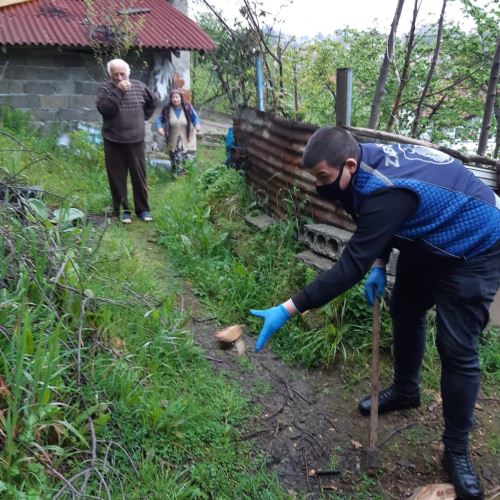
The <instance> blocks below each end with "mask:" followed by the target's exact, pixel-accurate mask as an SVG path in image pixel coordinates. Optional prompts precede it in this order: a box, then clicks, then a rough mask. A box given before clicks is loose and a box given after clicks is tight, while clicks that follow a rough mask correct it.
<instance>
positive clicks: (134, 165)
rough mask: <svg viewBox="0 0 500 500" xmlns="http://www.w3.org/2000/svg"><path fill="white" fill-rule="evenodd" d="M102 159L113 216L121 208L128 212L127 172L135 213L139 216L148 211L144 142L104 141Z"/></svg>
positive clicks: (118, 213) (117, 214)
mask: <svg viewBox="0 0 500 500" xmlns="http://www.w3.org/2000/svg"><path fill="white" fill-rule="evenodd" d="M104 157H105V161H106V171H107V173H108V182H109V189H110V191H111V197H112V199H113V211H114V214H115V215H116V216H119V215H120V208H121V207H123V210H129V205H128V196H127V176H128V172H130V179H131V181H132V191H133V193H134V208H135V213H136V214H137V215H139V214H140V213H141V212H144V211H146V210H147V211H149V205H148V188H147V184H146V156H145V149H144V141H142V142H134V143H130V144H127V143H119V142H111V141H107V140H106V139H105V140H104Z"/></svg>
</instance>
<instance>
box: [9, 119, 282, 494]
mask: <svg viewBox="0 0 500 500" xmlns="http://www.w3.org/2000/svg"><path fill="white" fill-rule="evenodd" d="M9 120H10V122H9V123H10V125H11V126H14V128H16V127H17V130H12V131H10V132H9V135H12V136H14V135H16V133H17V137H20V138H22V142H23V145H24V146H26V148H27V149H28V150H29V151H21V150H19V151H16V152H15V153H14V157H10V159H11V161H10V162H7V166H8V168H9V170H8V172H4V175H8V176H11V178H13V177H15V178H16V179H17V180H19V181H20V182H21V183H25V184H38V185H42V186H44V188H45V189H47V190H48V191H50V192H51V193H53V195H50V194H46V195H45V200H46V203H47V209H48V210H51V209H52V208H55V207H57V206H59V204H60V203H62V200H63V199H64V200H68V202H69V203H70V204H71V205H72V206H77V207H78V208H81V209H83V210H85V211H93V212H94V213H97V214H98V215H100V214H103V212H104V210H105V208H106V206H107V204H108V203H109V195H108V191H107V189H108V188H107V182H106V178H105V173H104V170H103V165H102V153H101V152H99V150H98V149H97V148H95V147H93V146H89V145H87V144H85V141H83V139H81V138H78V137H76V138H74V140H75V142H74V144H75V145H77V146H78V151H75V150H72V151H60V150H59V149H57V148H56V147H55V146H54V145H53V142H51V141H53V140H54V138H51V137H47V138H44V139H43V140H40V141H38V142H37V141H36V140H35V139H34V137H32V136H31V135H29V133H28V132H27V129H29V127H28V126H25V124H24V122H23V121H22V120H21V117H20V115H16V114H15V113H14V114H13V115H11V116H10V117H9ZM80 139H81V140H82V143H81V144H80V142H78V141H79V140H80ZM11 143H12V140H11V139H10V138H9V136H8V135H5V134H4V135H2V136H1V140H0V147H2V148H3V149H4V150H6V149H9V146H11ZM15 147H17V143H16V146H15ZM44 148H45V151H46V152H49V153H50V158H49V156H47V155H46V154H44V152H43V150H44ZM11 149H12V148H11ZM19 149H21V148H19ZM33 158H36V161H34V162H33ZM171 180H172V179H171V178H170V177H169V176H168V175H166V174H164V173H162V172H158V173H154V172H153V173H152V175H151V176H150V188H151V200H152V205H153V207H154V210H155V212H157V211H159V208H158V207H159V206H160V204H161V202H162V200H163V199H164V197H165V192H166V190H167V188H168V185H169V183H171ZM179 182H182V181H179ZM3 215H4V216H5V214H3ZM7 215H9V214H7ZM3 220H4V223H3V230H5V231H7V233H6V234H8V235H9V236H8V239H7V240H6V239H5V238H2V239H1V240H0V241H1V242H2V244H3V247H2V249H3V255H7V256H9V255H11V257H10V258H9V257H8V258H5V259H3V260H2V263H1V266H0V281H1V283H2V287H1V290H0V306H1V307H0V316H1V317H2V319H3V321H2V330H1V333H2V335H0V349H1V352H2V357H1V359H0V362H1V363H2V370H1V373H2V374H3V378H2V380H3V382H2V383H3V384H5V387H6V388H7V390H8V391H9V392H8V393H7V394H8V395H7V396H0V410H1V412H0V414H1V418H0V428H1V429H2V434H0V478H1V479H0V491H1V492H2V495H4V496H7V497H13V498H14V497H15V498H28V497H30V498H52V497H53V496H54V495H55V494H56V493H57V492H58V491H59V490H60V489H61V488H62V487H63V486H64V483H61V482H59V481H57V480H56V479H55V478H54V475H52V474H49V473H48V472H47V468H46V467H45V465H44V458H43V457H44V456H48V457H50V464H51V467H53V469H54V470H57V471H59V472H60V473H61V474H63V475H64V476H65V477H66V478H70V477H72V476H74V475H77V474H79V473H82V472H84V471H85V470H86V469H88V470H89V477H88V478H87V479H88V480H87V482H86V486H85V487H84V488H85V492H86V494H88V495H97V496H99V495H102V494H103V493H104V491H105V489H106V488H109V491H110V493H111V494H112V495H113V497H115V496H117V497H118V496H120V495H121V492H125V497H126V498H147V497H152V498H155V497H156V498H165V496H164V495H165V492H168V495H169V497H168V498H221V499H222V498H228V499H229V498H235V495H236V497H238V498H285V497H286V495H285V494H283V492H282V491H281V489H280V487H279V485H278V482H277V480H276V478H275V477H274V476H273V475H270V474H269V473H268V472H267V470H266V466H265V462H264V460H263V458H262V457H261V456H260V455H259V454H258V453H256V452H255V451H253V450H252V446H251V444H250V443H245V442H243V443H242V442H240V440H239V434H240V433H242V432H246V431H248V429H247V427H246V426H247V425H248V424H247V421H248V417H249V416H250V415H251V412H252V409H251V408H250V407H249V406H248V402H247V398H246V397H245V396H244V395H243V394H241V390H240V389H239V388H238V387H236V386H234V385H233V384H232V383H231V382H230V381H228V380H227V379H226V378H225V377H224V376H223V375H214V373H213V371H212V369H211V366H210V365H209V363H208V362H207V360H206V359H205V357H204V355H203V352H202V351H201V350H200V348H199V347H198V346H197V345H196V343H195V342H194V339H193V336H192V332H191V331H190V330H188V329H187V328H186V324H187V320H188V319H189V318H188V315H187V312H185V311H182V310H180V308H179V300H178V298H179V295H180V293H181V290H182V286H181V283H180V282H179V281H178V279H177V277H176V276H175V273H174V272H173V271H172V268H171V267H170V266H169V264H168V262H167V259H166V256H165V252H164V251H163V250H162V249H161V248H160V247H158V246H157V245H156V244H155V240H156V235H155V232H154V228H153V225H147V224H139V223H138V222H137V221H134V224H132V225H131V226H130V227H127V228H125V227H122V226H120V225H118V224H116V223H115V224H113V225H112V226H110V227H108V228H107V229H105V230H103V229H102V228H99V227H91V226H87V225H83V226H81V227H80V228H77V229H72V230H71V231H69V232H65V231H63V230H62V228H57V227H52V226H51V225H50V224H49V225H46V224H45V223H41V224H38V223H37V222H36V221H35V220H34V221H33V222H32V228H31V230H30V232H26V231H25V228H24V226H23V223H20V222H19V221H18V220H17V219H16V218H11V217H4V219H3ZM7 242H8V245H13V246H15V247H17V248H18V252H19V254H20V255H23V258H22V259H17V254H12V253H11V252H10V246H8V247H6V246H5V245H4V244H7ZM61 266H62V267H61ZM58 270H61V272H60V273H59V283H60V285H63V286H64V287H66V288H59V289H55V288H54V285H53V284H51V281H50V280H51V278H53V277H54V276H55V275H57V274H58ZM34 278H35V279H34ZM71 290H73V291H71ZM79 335H81V338H82V344H81V347H80V348H79V349H77V348H76V347H75V346H76V344H75V341H76V340H77V337H78V336H79ZM77 351H78V355H79V356H80V357H81V360H80V361H79V362H78V364H77V361H76V353H77ZM77 371H78V373H77ZM78 374H79V375H78ZM77 375H78V376H77ZM78 379H80V383H78V382H77V380H78ZM4 436H5V439H3V437H4ZM94 440H97V441H96V442H95V444H94V445H92V443H93V442H94ZM93 446H94V447H95V448H96V453H97V459H98V462H97V464H98V465H97V466H96V467H95V468H93V469H89V463H90V462H91V456H92V453H91V451H92V449H93ZM101 479H102V480H101ZM84 480H85V476H83V475H81V476H80V477H79V479H75V480H74V484H75V486H76V487H78V488H80V487H82V486H83V484H84V483H83V481H84Z"/></svg>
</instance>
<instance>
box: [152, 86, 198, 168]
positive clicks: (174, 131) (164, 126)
mask: <svg viewBox="0 0 500 500" xmlns="http://www.w3.org/2000/svg"><path fill="white" fill-rule="evenodd" d="M156 128H157V132H158V133H159V134H160V135H163V136H164V137H165V139H166V141H167V151H168V153H169V155H170V161H171V162H172V171H174V172H177V173H180V170H181V168H182V165H183V164H184V162H185V161H186V160H192V159H194V157H195V154H196V132H198V131H199V130H200V118H199V117H198V115H197V114H196V111H195V110H194V108H193V106H191V104H189V103H187V102H185V101H184V96H183V94H182V91H181V90H180V89H174V90H172V92H171V93H170V100H169V102H168V104H167V105H166V106H165V107H164V108H163V109H162V110H161V112H160V114H159V116H158V118H157V120H156Z"/></svg>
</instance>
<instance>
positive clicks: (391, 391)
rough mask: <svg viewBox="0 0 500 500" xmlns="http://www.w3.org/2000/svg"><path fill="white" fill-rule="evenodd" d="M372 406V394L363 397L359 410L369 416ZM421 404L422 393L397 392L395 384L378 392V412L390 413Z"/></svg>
mask: <svg viewBox="0 0 500 500" xmlns="http://www.w3.org/2000/svg"><path fill="white" fill-rule="evenodd" d="M371 406H372V403H371V398H370V396H368V397H366V398H364V399H362V400H361V401H360V402H359V404H358V410H359V411H360V412H361V415H363V416H364V417H368V416H369V415H370V408H371ZM419 406H420V395H419V394H418V393H417V394H414V395H411V396H409V395H406V394H398V393H396V389H395V387H394V385H391V386H390V387H388V388H387V389H384V390H382V391H380V392H379V393H378V414H379V415H382V414H384V413H389V412H391V411H397V410H407V409H409V408H418V407H419Z"/></svg>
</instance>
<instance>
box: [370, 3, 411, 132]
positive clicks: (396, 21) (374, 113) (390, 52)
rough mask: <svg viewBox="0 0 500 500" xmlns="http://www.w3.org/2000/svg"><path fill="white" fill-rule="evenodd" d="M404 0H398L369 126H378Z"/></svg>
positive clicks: (374, 96)
mask: <svg viewBox="0 0 500 500" xmlns="http://www.w3.org/2000/svg"><path fill="white" fill-rule="evenodd" d="M404 3H405V1H404V0H398V5H397V7H396V12H395V14H394V19H393V20H392V24H391V32H390V33H389V37H388V38H387V46H386V50H385V53H384V60H383V61H382V66H381V67H380V74H379V77H378V81H377V86H376V88H375V93H374V95H373V101H372V108H371V112H370V119H369V120H368V128H376V126H377V121H378V115H379V113H380V101H381V100H382V94H383V93H384V90H385V82H386V81H387V74H388V72H389V66H390V64H391V63H392V61H393V58H394V45H395V39H396V31H397V29H398V24H399V18H400V17H401V11H402V10H403V5H404Z"/></svg>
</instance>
